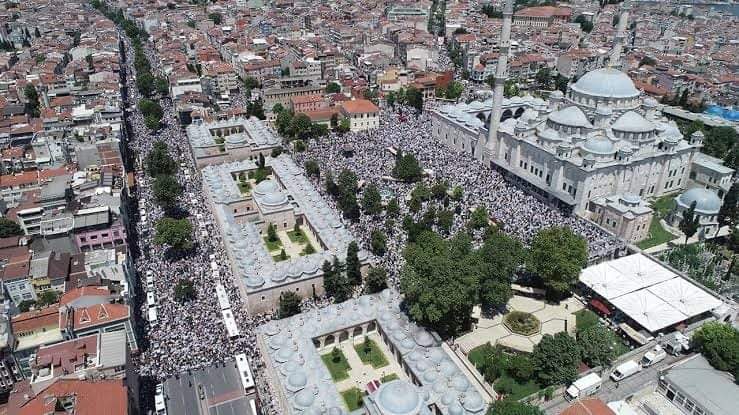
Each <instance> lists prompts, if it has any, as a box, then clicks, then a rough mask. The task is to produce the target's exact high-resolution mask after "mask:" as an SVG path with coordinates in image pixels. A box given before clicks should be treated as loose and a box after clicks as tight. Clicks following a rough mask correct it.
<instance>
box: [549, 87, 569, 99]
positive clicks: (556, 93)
mask: <svg viewBox="0 0 739 415" xmlns="http://www.w3.org/2000/svg"><path fill="white" fill-rule="evenodd" d="M564 96H565V94H563V93H562V91H560V90H559V89H558V90H556V91H554V92H552V93H551V94H549V98H554V99H562V98H564Z"/></svg>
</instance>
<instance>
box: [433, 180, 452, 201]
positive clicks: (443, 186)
mask: <svg viewBox="0 0 739 415" xmlns="http://www.w3.org/2000/svg"><path fill="white" fill-rule="evenodd" d="M448 190H449V184H448V183H447V182H445V181H443V180H437V181H436V183H434V185H433V186H431V195H432V196H433V197H434V199H436V200H441V199H443V198H445V197H447V193H446V192H447V191H448Z"/></svg>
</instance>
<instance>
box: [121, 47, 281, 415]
mask: <svg viewBox="0 0 739 415" xmlns="http://www.w3.org/2000/svg"><path fill="white" fill-rule="evenodd" d="M121 35H122V38H123V39H124V45H125V47H124V48H125V50H126V64H127V65H126V68H127V74H128V76H127V80H126V81H127V84H126V86H127V94H128V96H127V104H128V108H129V109H128V111H127V123H128V127H129V131H130V134H129V137H128V142H127V144H128V150H129V151H131V152H132V153H133V154H134V155H135V159H136V162H135V167H136V199H137V201H138V212H137V219H138V220H137V224H136V232H135V235H132V239H133V240H134V241H136V244H137V246H136V248H137V249H136V250H137V251H138V255H137V257H136V259H135V265H136V270H137V273H138V275H139V278H140V281H141V284H140V286H142V293H143V294H144V295H141V296H137V297H139V298H142V301H141V302H140V303H139V304H138V306H139V308H140V315H141V316H147V315H148V309H149V308H150V307H151V306H152V305H151V304H149V301H148V298H147V296H149V293H150V292H151V294H152V296H153V302H154V303H155V305H154V307H156V321H155V322H152V321H147V319H146V318H145V317H142V318H140V319H138V327H137V329H138V331H139V333H142V334H143V338H144V342H143V343H144V347H142V351H141V353H140V354H139V356H138V360H137V362H136V366H137V368H138V372H139V374H140V375H141V376H144V377H148V378H150V379H154V381H155V382H159V381H163V380H164V379H166V378H168V377H170V376H174V375H177V374H179V373H183V372H186V371H189V370H195V369H198V368H202V367H206V366H210V365H213V364H219V363H223V362H225V361H228V360H232V359H233V357H234V355H236V354H240V353H245V354H246V355H247V357H248V358H249V360H250V362H251V368H252V370H253V371H254V373H255V376H254V377H255V379H256V380H257V387H258V388H259V395H260V400H261V403H262V407H263V408H265V409H266V410H267V411H268V413H276V412H275V409H274V408H275V406H274V405H273V404H272V402H271V399H270V396H272V394H271V392H270V390H269V389H268V388H269V386H268V385H267V384H265V383H264V382H263V379H264V376H260V375H259V373H260V370H262V369H263V367H262V363H261V362H262V360H261V358H260V356H259V350H258V348H257V345H256V338H255V332H256V330H255V329H256V327H258V326H259V325H261V324H263V323H264V322H266V321H268V320H269V318H271V316H269V315H264V316H251V315H249V314H248V313H247V312H246V310H245V308H244V307H243V304H242V301H241V297H240V296H239V292H238V289H237V286H236V284H235V281H234V280H233V274H232V273H231V269H230V266H229V265H228V260H227V257H226V253H225V251H224V248H223V244H222V241H221V239H220V234H219V232H218V231H217V230H215V229H214V228H213V226H214V224H215V222H214V219H213V216H212V213H211V212H210V209H209V208H208V206H207V204H206V202H205V200H204V198H203V197H202V194H203V188H202V184H201V177H200V174H199V171H198V170H197V169H196V168H195V166H194V162H193V160H192V158H191V157H190V151H189V147H188V144H187V137H186V134H185V131H184V130H183V129H182V128H181V126H180V123H179V120H178V119H177V116H176V113H175V111H174V109H173V107H172V104H171V101H170V100H169V99H168V98H166V97H163V98H161V99H160V100H159V104H160V105H161V107H162V109H163V114H164V115H163V117H162V125H161V127H160V128H159V129H158V130H157V131H153V132H152V131H151V130H150V129H149V128H147V126H146V125H145V123H144V117H143V116H142V114H141V112H140V111H139V110H138V109H137V108H136V103H138V102H139V100H140V99H141V98H143V97H142V96H141V95H140V93H139V92H138V91H137V89H136V82H135V69H134V67H133V61H134V57H133V48H132V45H131V42H130V40H129V39H128V38H127V37H126V36H123V33H121ZM144 50H145V52H146V54H147V57H148V59H149V61H150V62H153V61H154V60H153V58H154V56H153V54H152V51H151V49H149V48H147V47H144ZM157 142H162V143H164V144H166V146H167V149H168V152H169V154H170V155H171V156H172V157H173V158H174V159H175V160H176V162H177V164H178V166H179V168H178V169H177V173H176V179H177V181H178V182H179V184H180V185H181V187H182V197H180V206H179V211H180V215H182V216H183V217H187V218H188V219H189V220H190V221H191V222H192V225H193V228H194V229H195V232H194V235H193V247H192V248H191V249H190V250H188V251H187V252H173V250H172V249H171V248H168V247H166V246H161V245H157V244H155V243H154V241H153V239H154V236H155V231H154V225H155V224H156V222H157V221H158V220H159V219H161V218H162V217H163V216H164V212H163V210H162V209H161V208H160V207H159V206H158V205H157V203H155V201H154V196H153V194H152V182H153V179H152V178H151V177H149V175H148V174H147V172H146V166H145V162H144V160H145V159H146V155H147V154H149V152H150V151H151V150H152V148H153V147H154V144H155V143H157ZM147 275H151V276H152V277H153V278H152V279H153V284H151V285H148V284H144V283H143V281H144V278H145V276H147ZM182 280H186V281H189V282H190V283H192V286H193V289H194V298H192V299H189V300H188V301H182V300H181V299H178V298H177V297H176V295H175V287H176V286H177V285H178V283H180V282H181V281H182ZM219 283H220V284H222V285H223V287H224V288H225V289H226V290H227V292H228V296H229V301H230V304H231V311H232V312H233V314H234V318H235V320H236V323H237V325H238V329H239V332H240V335H239V336H235V337H229V335H228V334H227V330H226V328H225V326H224V322H223V317H222V314H221V307H220V306H219V303H218V301H217V297H216V293H215V287H216V285H217V284H219ZM144 299H146V300H144Z"/></svg>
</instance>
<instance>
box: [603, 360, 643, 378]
mask: <svg viewBox="0 0 739 415" xmlns="http://www.w3.org/2000/svg"><path fill="white" fill-rule="evenodd" d="M641 369H642V367H641V365H640V364H639V363H637V362H636V360H629V361H626V362H624V363H621V364H620V365H618V366H617V367H616V368H615V369H613V372H611V379H613V381H614V382H619V381H621V380H623V379H626V378H627V377H629V376H631V375H633V374H635V373H638V372H640V371H641Z"/></svg>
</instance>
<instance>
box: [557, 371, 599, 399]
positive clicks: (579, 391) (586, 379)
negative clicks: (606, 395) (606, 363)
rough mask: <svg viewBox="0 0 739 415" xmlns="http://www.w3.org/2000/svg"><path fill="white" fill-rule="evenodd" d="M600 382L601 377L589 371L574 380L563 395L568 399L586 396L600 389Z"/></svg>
mask: <svg viewBox="0 0 739 415" xmlns="http://www.w3.org/2000/svg"><path fill="white" fill-rule="evenodd" d="M602 384H603V379H601V378H600V376H598V374H597V373H591V374H589V375H586V376H583V377H581V378H580V379H578V380H576V381H574V382H573V383H572V385H570V387H569V388H567V393H566V396H565V397H566V398H567V399H568V400H573V399H580V398H585V397H588V396H590V395H593V394H595V393H596V392H598V389H600V386H601V385H602Z"/></svg>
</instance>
